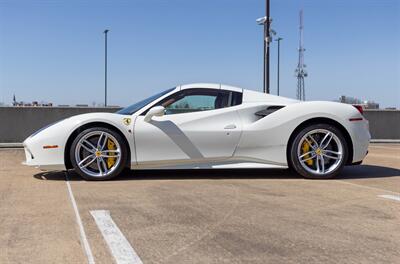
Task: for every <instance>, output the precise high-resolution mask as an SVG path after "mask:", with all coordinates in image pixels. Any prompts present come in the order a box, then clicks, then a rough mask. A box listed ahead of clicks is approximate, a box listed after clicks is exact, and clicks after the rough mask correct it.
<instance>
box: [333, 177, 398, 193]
mask: <svg viewBox="0 0 400 264" xmlns="http://www.w3.org/2000/svg"><path fill="white" fill-rule="evenodd" d="M334 181H335V182H338V183H342V184H348V185H353V186H357V187H360V188H365V189H370V190H376V191H384V192H390V193H393V194H397V195H400V193H398V192H393V191H390V190H386V189H382V188H377V187H372V186H367V185H362V184H356V183H352V182H348V181H343V180H334Z"/></svg>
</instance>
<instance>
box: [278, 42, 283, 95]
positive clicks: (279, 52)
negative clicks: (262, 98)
mask: <svg viewBox="0 0 400 264" xmlns="http://www.w3.org/2000/svg"><path fill="white" fill-rule="evenodd" d="M282 39H283V38H281V37H279V38H277V39H276V41H278V76H277V90H278V91H277V93H278V96H279V71H280V57H281V40H282Z"/></svg>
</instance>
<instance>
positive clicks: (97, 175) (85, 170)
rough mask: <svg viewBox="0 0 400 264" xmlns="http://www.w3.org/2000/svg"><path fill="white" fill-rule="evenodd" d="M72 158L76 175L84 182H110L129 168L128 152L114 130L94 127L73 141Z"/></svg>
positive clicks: (70, 151) (70, 155) (70, 152)
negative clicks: (127, 165) (127, 166)
mask: <svg viewBox="0 0 400 264" xmlns="http://www.w3.org/2000/svg"><path fill="white" fill-rule="evenodd" d="M69 157H70V160H71V163H72V166H73V168H74V169H75V171H76V172H77V173H78V174H79V175H80V176H81V177H82V178H84V179H85V180H90V181H93V180H94V181H101V180H109V179H112V178H115V177H117V176H118V175H120V174H121V172H122V171H123V170H124V168H125V167H126V164H127V157H128V149H127V146H126V144H125V141H124V140H123V138H122V137H121V136H120V135H119V134H118V133H117V132H115V131H114V130H112V129H108V128H104V127H92V128H89V129H86V130H84V131H82V132H81V133H79V135H78V136H77V137H76V138H75V139H74V141H73V142H72V145H71V148H70V150H69Z"/></svg>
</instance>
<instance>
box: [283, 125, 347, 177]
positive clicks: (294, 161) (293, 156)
mask: <svg viewBox="0 0 400 264" xmlns="http://www.w3.org/2000/svg"><path fill="white" fill-rule="evenodd" d="M315 129H325V130H329V131H331V132H332V133H334V134H335V135H336V136H337V137H338V139H339V140H340V142H341V143H342V146H343V159H342V161H341V163H340V164H339V166H338V167H337V168H336V169H335V170H333V171H331V172H330V173H328V174H325V175H319V174H314V173H311V172H308V171H306V170H305V169H304V168H303V167H302V165H301V164H300V161H299V160H298V157H297V147H298V145H299V143H300V140H301V138H302V137H303V136H304V135H305V134H307V133H308V132H310V131H312V130H315ZM348 155H349V151H348V146H347V143H346V139H345V138H344V136H343V133H342V132H341V131H340V130H339V129H338V128H337V127H336V126H334V125H330V124H314V125H310V126H308V127H305V128H303V129H302V130H300V132H298V133H297V135H296V137H295V138H294V140H293V142H292V144H291V147H290V161H289V162H290V167H292V168H293V169H294V170H295V171H296V172H297V173H298V174H300V175H301V176H303V177H304V178H308V179H331V178H334V177H336V176H337V175H338V174H339V173H340V172H341V170H342V169H343V167H344V166H345V164H346V161H347V158H348Z"/></svg>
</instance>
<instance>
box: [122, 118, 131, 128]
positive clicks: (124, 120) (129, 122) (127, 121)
mask: <svg viewBox="0 0 400 264" xmlns="http://www.w3.org/2000/svg"><path fill="white" fill-rule="evenodd" d="M122 121H123V122H124V124H125V125H127V126H129V125H130V124H131V119H130V118H129V117H127V118H124V119H122Z"/></svg>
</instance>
